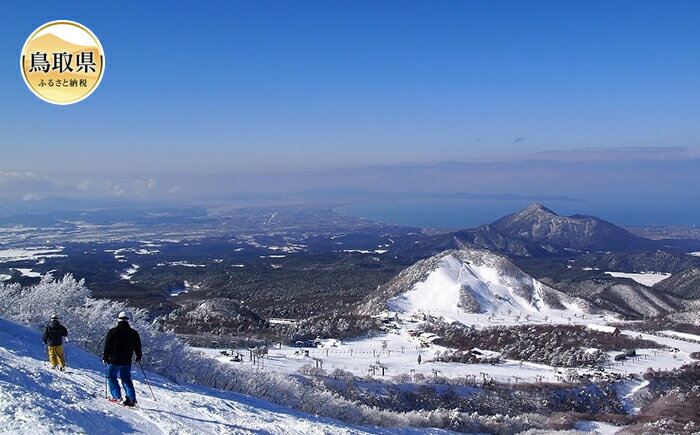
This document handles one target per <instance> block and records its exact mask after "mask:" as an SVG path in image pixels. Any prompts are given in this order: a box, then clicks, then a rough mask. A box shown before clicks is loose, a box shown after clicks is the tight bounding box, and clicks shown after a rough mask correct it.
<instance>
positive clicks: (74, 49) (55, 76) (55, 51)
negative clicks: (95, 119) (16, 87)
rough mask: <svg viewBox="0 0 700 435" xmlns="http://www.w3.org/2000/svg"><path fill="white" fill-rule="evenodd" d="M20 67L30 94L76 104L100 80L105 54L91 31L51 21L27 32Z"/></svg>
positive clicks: (79, 26) (59, 102)
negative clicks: (30, 32)
mask: <svg viewBox="0 0 700 435" xmlns="http://www.w3.org/2000/svg"><path fill="white" fill-rule="evenodd" d="M20 67H21V68H22V76H23V77H24V82H25V83H27V86H29V89H31V90H32V92H34V95H36V96H37V97H39V98H41V99H42V100H44V101H48V102H49V103H53V104H73V103H77V102H78V101H81V100H83V99H85V98H87V97H88V95H90V94H92V93H93V92H94V91H95V89H97V86H99V84H100V80H102V75H103V74H104V70H105V57H104V50H102V45H100V41H99V40H98V39H97V36H95V34H94V33H92V32H91V31H90V29H88V28H87V27H85V26H83V25H82V24H79V23H76V22H73V21H66V20H61V21H52V22H50V23H46V24H44V25H43V26H41V27H39V28H38V29H36V30H35V31H34V32H32V34H31V35H29V38H27V42H25V43H24V47H23V48H22V55H21V58H20Z"/></svg>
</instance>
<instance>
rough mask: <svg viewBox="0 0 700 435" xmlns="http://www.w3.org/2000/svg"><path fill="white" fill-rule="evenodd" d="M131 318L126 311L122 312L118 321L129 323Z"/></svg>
mask: <svg viewBox="0 0 700 435" xmlns="http://www.w3.org/2000/svg"><path fill="white" fill-rule="evenodd" d="M130 318H131V316H129V313H127V312H126V311H122V312H121V313H119V315H118V316H117V319H118V320H119V321H120V322H121V321H126V322H128V321H129V319H130Z"/></svg>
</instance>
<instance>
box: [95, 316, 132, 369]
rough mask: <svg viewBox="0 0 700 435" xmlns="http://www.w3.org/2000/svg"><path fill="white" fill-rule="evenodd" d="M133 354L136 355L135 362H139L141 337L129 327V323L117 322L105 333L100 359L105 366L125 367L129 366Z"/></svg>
mask: <svg viewBox="0 0 700 435" xmlns="http://www.w3.org/2000/svg"><path fill="white" fill-rule="evenodd" d="M134 353H136V360H137V361H139V360H141V356H142V354H141V337H139V333H138V332H136V330H135V329H132V328H131V326H129V322H119V323H118V324H117V326H116V327H114V328H112V329H110V330H109V332H108V333H107V338H105V349H104V353H103V357H102V359H103V360H104V361H105V362H106V363H107V364H112V365H115V366H126V365H131V357H132V355H133V354H134Z"/></svg>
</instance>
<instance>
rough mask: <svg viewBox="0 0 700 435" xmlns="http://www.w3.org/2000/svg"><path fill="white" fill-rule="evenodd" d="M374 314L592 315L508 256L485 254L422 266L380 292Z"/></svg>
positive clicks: (444, 257)
mask: <svg viewBox="0 0 700 435" xmlns="http://www.w3.org/2000/svg"><path fill="white" fill-rule="evenodd" d="M366 308H367V309H368V310H369V311H374V312H377V311H381V310H384V309H388V310H389V311H394V312H398V313H408V314H411V313H419V312H421V313H430V314H433V315H440V316H444V317H447V318H452V319H460V318H461V317H463V315H466V314H489V315H512V316H539V317H540V318H545V317H552V316H557V317H560V318H561V317H567V318H568V317H569V316H571V315H580V314H584V313H586V312H590V311H591V306H590V304H589V303H588V302H586V301H584V300H582V299H578V298H573V297H570V296H568V295H566V294H564V293H562V292H559V291H557V290H555V289H552V288H550V287H547V286H546V285H544V284H542V283H540V282H539V281H537V280H536V279H534V278H532V277H531V276H529V275H527V274H526V273H525V272H523V271H522V270H520V269H519V268H518V267H517V266H515V265H514V264H513V263H511V262H510V261H509V260H508V259H506V258H505V257H502V256H500V255H497V254H494V253H493V252H490V251H486V250H480V249H462V250H453V251H447V252H443V253H441V254H438V255H436V256H434V257H431V258H429V259H426V260H423V261H420V262H418V263H416V264H415V265H413V266H411V267H409V268H408V269H406V270H404V271H403V272H401V274H399V275H398V276H397V277H396V278H395V279H394V280H392V281H390V282H389V283H387V284H386V285H385V286H382V287H380V288H379V289H378V290H377V292H375V294H374V295H373V297H372V299H371V300H370V301H369V303H368V304H367V306H366Z"/></svg>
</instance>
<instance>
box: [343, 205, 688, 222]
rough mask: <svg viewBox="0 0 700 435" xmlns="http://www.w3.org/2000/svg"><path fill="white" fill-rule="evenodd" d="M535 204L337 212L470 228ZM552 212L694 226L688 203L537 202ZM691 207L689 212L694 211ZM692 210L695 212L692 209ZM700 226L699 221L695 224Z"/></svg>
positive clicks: (358, 208) (361, 207) (353, 208)
mask: <svg viewBox="0 0 700 435" xmlns="http://www.w3.org/2000/svg"><path fill="white" fill-rule="evenodd" d="M533 202H535V201H528V200H474V199H468V200H455V199H449V200H446V199H438V200H425V199H421V200H401V201H383V202H364V203H357V204H351V205H346V206H342V207H339V208H338V209H337V210H338V211H339V212H341V213H345V214H347V215H351V216H358V217H362V218H365V219H370V220H374V221H379V222H386V223H391V224H397V225H406V226H413V227H420V228H471V227H475V226H478V225H481V224H488V223H491V222H493V221H495V220H497V219H499V218H501V217H503V216H505V215H507V214H510V213H514V212H517V211H519V210H521V209H523V208H525V207H527V206H528V205H530V204H532V203H533ZM538 202H540V203H541V204H543V205H544V206H545V207H547V208H549V209H551V210H552V211H554V212H555V213H557V214H559V215H563V216H569V215H572V214H584V215H592V216H596V217H599V218H601V219H605V220H607V221H610V222H612V223H614V224H616V225H621V226H652V225H656V226H661V225H686V226H692V225H693V217H692V216H695V215H696V214H695V213H691V212H690V210H687V209H684V206H686V205H687V204H685V205H684V204H667V205H665V206H664V207H657V206H654V204H624V203H623V202H621V201H620V202H603V201H538ZM695 208H696V207H693V208H692V209H695ZM693 211H695V210H693ZM697 223H698V224H700V219H698V221H697Z"/></svg>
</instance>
